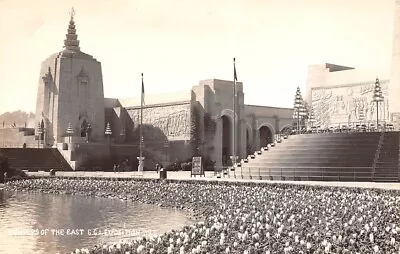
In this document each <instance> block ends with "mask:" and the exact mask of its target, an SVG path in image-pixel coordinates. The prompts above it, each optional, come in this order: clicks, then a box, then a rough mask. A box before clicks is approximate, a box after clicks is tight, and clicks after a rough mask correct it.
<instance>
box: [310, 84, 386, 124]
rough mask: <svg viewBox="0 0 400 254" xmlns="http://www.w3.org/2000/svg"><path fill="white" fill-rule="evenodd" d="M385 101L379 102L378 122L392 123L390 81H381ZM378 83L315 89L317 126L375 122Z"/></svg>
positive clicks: (312, 93)
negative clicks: (375, 99)
mask: <svg viewBox="0 0 400 254" xmlns="http://www.w3.org/2000/svg"><path fill="white" fill-rule="evenodd" d="M380 83H381V87H382V93H383V96H384V101H382V102H380V103H379V107H378V109H379V120H380V121H388V120H389V110H388V109H389V104H388V84H389V81H388V80H383V81H382V80H381V81H380ZM374 87H375V82H374V81H371V83H370V84H365V83H364V84H359V85H344V86H342V87H334V88H321V89H313V90H312V91H311V96H312V106H313V109H314V114H315V120H316V123H315V124H316V125H319V126H322V127H329V126H331V125H336V124H339V123H341V124H350V123H360V122H361V123H368V122H374V121H376V102H374V101H373V100H372V95H373V92H374Z"/></svg>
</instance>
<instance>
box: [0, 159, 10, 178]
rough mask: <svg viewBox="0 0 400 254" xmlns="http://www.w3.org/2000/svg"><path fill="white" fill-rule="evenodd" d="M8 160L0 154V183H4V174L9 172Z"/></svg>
mask: <svg viewBox="0 0 400 254" xmlns="http://www.w3.org/2000/svg"><path fill="white" fill-rule="evenodd" d="M9 170H10V168H9V165H8V158H7V157H6V156H5V155H4V154H3V153H0V183H4V174H5V173H6V172H9Z"/></svg>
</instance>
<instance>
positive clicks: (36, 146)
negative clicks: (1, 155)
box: [0, 142, 43, 148]
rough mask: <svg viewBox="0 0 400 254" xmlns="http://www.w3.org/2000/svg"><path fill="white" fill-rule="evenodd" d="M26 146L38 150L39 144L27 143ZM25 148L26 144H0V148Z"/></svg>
mask: <svg viewBox="0 0 400 254" xmlns="http://www.w3.org/2000/svg"><path fill="white" fill-rule="evenodd" d="M25 144H26V148H38V144H37V143H36V144H34V143H25ZM23 147H24V143H19V142H18V143H17V142H14V143H10V142H1V143H0V148H23ZM39 147H40V148H42V147H43V144H39Z"/></svg>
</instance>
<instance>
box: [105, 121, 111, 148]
mask: <svg viewBox="0 0 400 254" xmlns="http://www.w3.org/2000/svg"><path fill="white" fill-rule="evenodd" d="M104 134H105V135H106V136H107V137H108V144H109V145H111V135H112V130H111V125H110V122H108V123H107V126H106V131H105V132H104Z"/></svg>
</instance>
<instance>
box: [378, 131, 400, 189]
mask: <svg viewBox="0 0 400 254" xmlns="http://www.w3.org/2000/svg"><path fill="white" fill-rule="evenodd" d="M399 136H400V135H399V132H386V133H384V134H383V138H382V144H381V147H380V149H379V152H378V153H377V156H376V163H375V169H374V179H373V180H374V181H376V182H397V181H399V179H400V175H399V174H400V171H399V145H400V144H399V143H400V142H399V141H400V137H399Z"/></svg>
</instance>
